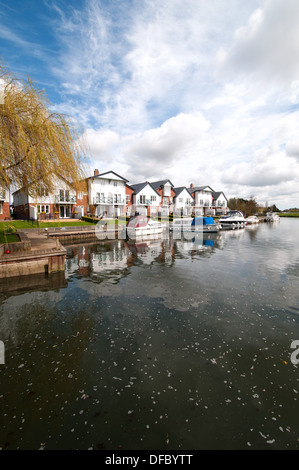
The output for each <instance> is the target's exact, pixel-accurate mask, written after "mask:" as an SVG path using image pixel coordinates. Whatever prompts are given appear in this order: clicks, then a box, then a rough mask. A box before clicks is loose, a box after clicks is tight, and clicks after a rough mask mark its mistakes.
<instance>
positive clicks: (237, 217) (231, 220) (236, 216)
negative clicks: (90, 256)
mask: <svg viewBox="0 0 299 470" xmlns="http://www.w3.org/2000/svg"><path fill="white" fill-rule="evenodd" d="M219 223H220V224H221V228H222V229H224V230H225V229H229V230H235V229H239V228H245V226H246V219H245V217H244V214H243V213H242V212H240V211H230V212H229V213H228V214H227V215H226V216H224V217H221V218H220V219H219Z"/></svg>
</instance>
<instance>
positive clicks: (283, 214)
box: [279, 212, 299, 217]
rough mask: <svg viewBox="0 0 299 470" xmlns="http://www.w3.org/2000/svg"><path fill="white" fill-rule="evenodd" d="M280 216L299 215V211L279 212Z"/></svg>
mask: <svg viewBox="0 0 299 470" xmlns="http://www.w3.org/2000/svg"><path fill="white" fill-rule="evenodd" d="M279 217H299V212H279Z"/></svg>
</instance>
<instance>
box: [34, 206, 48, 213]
mask: <svg viewBox="0 0 299 470" xmlns="http://www.w3.org/2000/svg"><path fill="white" fill-rule="evenodd" d="M37 212H38V213H39V214H41V213H46V214H48V213H49V206H47V205H42V206H37Z"/></svg>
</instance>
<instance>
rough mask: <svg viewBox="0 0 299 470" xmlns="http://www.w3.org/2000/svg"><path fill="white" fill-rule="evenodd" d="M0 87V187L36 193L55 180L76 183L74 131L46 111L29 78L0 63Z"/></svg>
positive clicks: (78, 147)
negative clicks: (18, 74) (20, 76)
mask: <svg viewBox="0 0 299 470" xmlns="http://www.w3.org/2000/svg"><path fill="white" fill-rule="evenodd" d="M0 87H1V91H2V93H1V95H2V100H1V103H0V165H1V171H0V187H4V188H9V187H10V186H11V185H13V186H14V187H16V188H17V189H19V188H21V187H22V188H25V189H26V191H27V192H28V193H29V194H31V195H36V194H39V193H40V191H47V192H51V191H53V190H54V189H55V182H57V178H61V179H63V180H64V181H65V182H67V183H68V184H69V185H71V186H73V187H76V186H77V184H78V182H79V181H80V180H82V178H83V177H84V148H83V146H82V144H81V142H82V141H81V139H80V129H79V128H78V127H77V126H75V125H74V123H73V122H71V120H70V119H69V118H68V117H66V116H64V115H62V114H58V113H55V112H52V110H51V105H50V102H49V101H48V99H47V97H46V95H45V93H44V92H43V91H41V90H39V89H38V87H37V86H36V85H35V84H34V83H33V82H32V81H31V80H30V79H28V80H27V81H24V80H22V81H21V80H19V79H16V78H15V77H14V76H13V74H12V73H10V72H9V71H8V70H7V69H6V67H5V66H4V65H3V64H1V63H0Z"/></svg>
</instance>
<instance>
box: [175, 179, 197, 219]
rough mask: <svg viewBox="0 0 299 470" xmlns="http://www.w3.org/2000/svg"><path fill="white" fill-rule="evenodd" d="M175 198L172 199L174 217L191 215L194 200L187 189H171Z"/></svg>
mask: <svg viewBox="0 0 299 470" xmlns="http://www.w3.org/2000/svg"><path fill="white" fill-rule="evenodd" d="M173 190H174V192H175V196H174V198H173V213H174V214H175V215H180V216H182V215H191V214H192V208H193V205H194V200H193V197H192V195H191V194H190V193H189V191H188V189H187V188H186V187H184V186H182V187H180V188H173Z"/></svg>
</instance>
